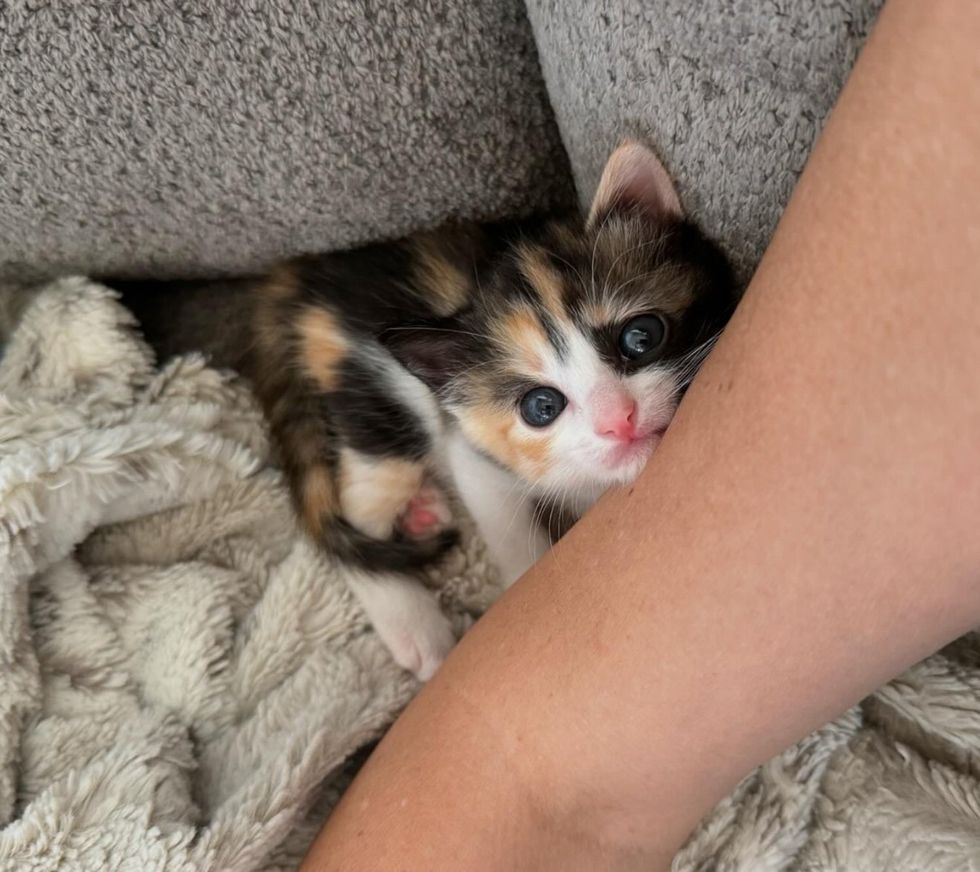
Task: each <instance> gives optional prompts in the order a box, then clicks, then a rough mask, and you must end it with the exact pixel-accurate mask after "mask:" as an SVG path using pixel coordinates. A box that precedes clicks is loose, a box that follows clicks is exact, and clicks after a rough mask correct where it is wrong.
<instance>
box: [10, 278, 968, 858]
mask: <svg viewBox="0 0 980 872" xmlns="http://www.w3.org/2000/svg"><path fill="white" fill-rule="evenodd" d="M267 449H268V446H267V442H266V437H265V434H264V430H263V426H262V422H261V418H260V416H259V414H258V412H257V410H256V407H255V406H254V404H253V403H252V400H251V398H250V397H249V395H248V393H247V391H246V390H245V389H244V388H243V387H242V386H240V385H238V384H237V383H235V382H234V381H232V380H230V379H228V378H226V377H224V376H222V375H220V374H218V373H216V372H214V371H213V370H210V369H208V368H207V367H206V366H205V365H204V362H203V361H202V360H200V359H198V358H194V357H190V358H182V359H177V360H174V361H171V362H169V363H166V364H165V366H164V367H163V368H162V369H160V370H157V369H156V368H155V366H154V363H153V361H152V358H151V355H150V352H149V351H148V349H147V348H146V347H145V346H144V345H143V343H142V342H141V341H140V339H139V338H138V336H137V335H136V334H135V333H134V332H133V330H132V325H131V320H130V318H129V317H128V315H127V314H126V312H125V310H123V309H122V308H121V307H120V306H119V305H118V304H117V303H116V302H115V301H114V299H113V298H112V295H111V294H110V292H108V291H107V290H106V289H104V288H102V287H100V286H98V285H93V284H91V283H89V282H87V281H85V280H83V279H67V280H64V281H61V282H58V283H56V284H54V285H52V286H49V287H48V288H47V289H45V290H44V291H43V292H42V293H41V294H40V295H39V296H38V297H37V298H36V299H35V300H34V302H33V303H32V304H31V305H30V306H29V307H28V308H27V310H26V312H25V314H24V317H23V320H22V323H21V326H20V328H19V330H18V331H17V333H16V335H15V336H14V338H13V340H12V341H11V343H10V345H9V347H8V348H7V351H6V354H5V356H4V359H3V361H2V363H0V870H2V872H8V870H10V872H13V870H17V872H24V870H55V869H58V870H140V872H143V870H168V872H169V870H187V872H199V870H292V869H295V868H296V866H297V865H298V863H299V860H300V858H301V856H302V854H303V852H304V851H305V849H306V847H307V846H308V844H309V842H310V840H311V839H312V837H313V835H314V833H315V831H316V829H317V828H318V827H319V825H320V823H321V822H322V820H323V818H324V816H325V815H326V813H327V811H328V810H329V809H330V807H331V806H332V804H333V803H334V802H335V801H336V799H337V797H338V796H339V794H340V792H341V790H342V789H343V787H344V785H345V784H346V781H347V779H348V778H349V776H350V773H351V772H352V771H353V769H354V768H355V767H356V765H357V762H358V760H359V754H358V751H359V750H360V749H362V748H364V747H365V746H366V745H369V744H370V743H371V742H372V741H373V740H374V739H375V738H376V737H377V736H378V735H379V734H380V732H381V731H382V730H383V729H384V727H385V726H386V725H387V724H388V723H389V722H390V721H391V720H392V718H393V717H394V716H395V714H396V713H397V712H398V710H399V709H400V707H401V706H402V705H404V703H405V702H406V701H407V700H408V699H409V697H410V696H411V694H412V693H413V691H414V690H415V685H414V683H413V682H412V680H411V679H410V678H409V677H408V676H406V675H405V674H404V673H402V672H401V671H400V670H398V669H397V668H396V667H395V666H394V664H393V663H392V662H391V660H390V658H389V657H388V655H387V653H386V652H385V650H384V648H383V647H382V645H381V644H380V643H379V642H378V640H377V639H376V638H375V636H374V635H373V633H372V632H371V631H370V629H369V628H368V627H367V626H366V624H365V621H364V618H363V616H362V614H361V613H360V612H359V610H358V608H357V607H356V605H355V603H354V602H353V600H352V599H351V597H350V596H349V594H348V593H347V591H346V589H345V586H344V582H343V578H342V572H341V571H340V570H339V568H338V567H337V566H335V565H332V564H331V563H330V562H329V561H328V560H326V559H325V558H324V557H323V556H322V555H318V554H317V553H315V552H314V551H313V549H311V548H310V547H309V545H308V544H307V543H306V542H305V541H304V539H303V537H302V536H301V535H299V534H298V532H297V530H296V528H295V527H294V524H293V520H292V516H291V512H290V509H289V505H288V501H287V497H286V493H285V491H284V489H283V485H282V482H281V480H280V478H279V476H278V474H277V473H276V471H275V470H274V468H272V467H271V466H270V464H269V462H268V450H267ZM464 541H465V545H464V547H463V548H462V549H460V550H459V551H458V552H456V553H455V554H454V555H453V556H452V557H451V558H450V560H449V561H448V563H447V565H446V566H444V567H442V568H441V570H440V573H439V577H438V578H434V579H433V581H434V582H439V583H441V585H442V596H443V600H444V604H445V606H446V608H447V610H448V611H449V612H450V614H453V615H454V616H455V617H456V618H457V619H458V620H459V621H460V622H461V624H462V622H464V621H465V620H466V615H467V614H476V613H478V612H480V611H481V610H482V609H483V608H485V607H486V605H487V604H488V603H489V602H490V601H491V600H492V599H493V597H494V596H495V594H496V593H497V590H496V586H495V583H494V581H493V577H492V573H491V572H490V571H489V569H488V567H487V566H486V564H485V562H484V559H483V552H482V548H481V546H480V545H479V543H478V542H477V541H476V540H475V539H474V538H473V537H472V535H470V536H467V537H465V538H464ZM706 765H710V761H706ZM978 773H980V641H978V639H977V638H976V637H975V636H970V637H967V638H965V639H963V640H960V641H959V642H958V643H956V644H955V645H953V646H951V647H950V648H949V649H947V650H946V651H944V652H943V653H941V654H937V655H936V656H934V657H932V658H930V659H929V660H927V661H925V662H924V663H922V664H920V665H919V666H917V667H915V668H914V669H912V670H911V671H910V672H908V673H907V674H906V675H905V676H903V677H902V678H901V679H900V680H897V681H895V682H893V683H892V684H890V685H888V686H887V687H885V688H884V689H882V690H881V691H879V692H878V693H877V694H876V695H875V696H874V697H872V698H871V699H870V700H868V701H867V702H866V703H865V704H864V705H863V706H862V707H860V708H859V709H855V710H853V711H851V712H848V713H847V714H846V715H845V716H844V717H842V718H841V719H839V720H838V721H836V722H835V723H833V724H831V725H829V726H827V727H825V728H824V729H822V730H819V731H818V732H816V733H814V734H813V735H811V736H809V737H808V738H806V739H805V740H804V741H802V742H800V743H799V744H798V745H797V746H795V747H794V748H791V749H790V750H788V751H787V752H785V753H784V754H782V755H781V756H780V757H778V758H776V759H775V760H773V761H771V762H770V763H768V764H766V765H765V766H763V767H761V768H760V769H759V770H757V771H756V772H754V773H753V774H752V775H750V776H749V777H748V778H747V779H746V780H745V781H744V782H743V783H742V784H741V785H740V787H739V788H738V789H737V790H736V791H735V793H734V794H733V795H732V796H731V797H729V798H728V799H726V800H725V801H724V802H723V803H722V804H721V805H720V806H719V807H718V808H717V809H716V810H715V812H714V813H713V814H712V815H711V816H709V818H708V819H707V820H706V821H705V822H704V824H703V825H702V827H701V829H700V830H699V831H698V832H697V833H696V834H695V835H694V836H693V837H692V839H691V841H690V843H689V844H688V845H687V847H686V848H685V849H684V850H683V851H682V853H681V854H680V855H679V856H678V858H677V860H676V861H675V866H674V868H675V872H708V870H719V872H721V870H730V872H735V870H740V872H775V870H787V872H788V870H795V872H817V870H821V872H822V870H848V872H872V870H873V872H880V870H890V872H926V870H928V872H953V870H957V872H960V870H971V869H980V782H978V780H977V776H978ZM379 872H380V870H379Z"/></svg>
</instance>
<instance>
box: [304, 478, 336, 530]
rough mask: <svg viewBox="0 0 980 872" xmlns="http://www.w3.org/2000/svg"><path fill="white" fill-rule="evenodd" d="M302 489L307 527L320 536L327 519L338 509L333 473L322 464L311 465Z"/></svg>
mask: <svg viewBox="0 0 980 872" xmlns="http://www.w3.org/2000/svg"><path fill="white" fill-rule="evenodd" d="M300 490H301V494H300V501H301V503H302V507H303V520H304V521H305V522H306V528H307V529H308V530H309V531H310V533H311V534H312V535H313V536H314V537H316V536H319V535H320V534H321V533H322V532H323V525H324V522H325V520H326V519H327V518H328V517H332V516H333V515H334V514H335V513H336V510H337V495H336V490H335V488H334V480H333V475H331V473H330V470H329V469H328V468H327V467H326V466H323V465H322V464H318V465H316V466H311V467H309V468H308V469H307V470H306V472H305V473H304V474H303V482H302V487H301V488H300Z"/></svg>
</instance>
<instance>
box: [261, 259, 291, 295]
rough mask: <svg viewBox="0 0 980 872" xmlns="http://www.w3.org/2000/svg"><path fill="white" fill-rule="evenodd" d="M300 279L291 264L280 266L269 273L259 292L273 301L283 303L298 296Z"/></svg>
mask: <svg viewBox="0 0 980 872" xmlns="http://www.w3.org/2000/svg"><path fill="white" fill-rule="evenodd" d="M298 290H299V279H298V278H297V277H296V273H295V271H294V270H293V268H292V267H291V266H290V265H289V264H280V265H279V266H277V267H275V268H274V269H273V270H272V272H270V273H269V277H268V278H267V279H266V280H265V281H264V282H263V283H262V285H261V287H260V289H259V291H260V293H261V294H263V296H266V297H268V298H269V299H271V300H276V301H278V302H282V301H284V300H288V299H290V298H291V297H293V296H295V295H296V292H297V291H298Z"/></svg>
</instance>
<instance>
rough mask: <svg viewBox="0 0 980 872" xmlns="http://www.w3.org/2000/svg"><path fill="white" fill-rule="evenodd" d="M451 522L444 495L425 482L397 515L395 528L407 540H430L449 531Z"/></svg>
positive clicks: (447, 501) (451, 517)
mask: <svg viewBox="0 0 980 872" xmlns="http://www.w3.org/2000/svg"><path fill="white" fill-rule="evenodd" d="M452 520H453V513H452V510H451V509H450V507H449V500H448V499H447V498H446V494H445V493H444V492H443V491H442V489H441V488H439V487H438V486H436V485H434V484H432V483H431V482H429V481H426V482H423V483H422V486H421V487H420V488H419V490H418V492H417V493H416V494H415V496H413V497H412V498H411V499H410V500H409V501H408V503H407V505H406V506H405V508H404V510H403V511H402V513H401V514H400V515H399V517H398V521H397V523H396V528H397V529H398V530H399V531H400V532H401V533H403V534H404V535H405V536H407V537H408V538H409V539H432V538H434V537H435V536H438V535H439V534H440V533H442V532H444V531H445V530H447V529H449V527H450V525H451V524H452Z"/></svg>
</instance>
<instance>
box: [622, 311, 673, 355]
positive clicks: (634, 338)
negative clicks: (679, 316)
mask: <svg viewBox="0 0 980 872" xmlns="http://www.w3.org/2000/svg"><path fill="white" fill-rule="evenodd" d="M666 338H667V325H666V323H665V322H664V319H663V318H661V317H660V316H659V315H640V316H639V317H637V318H631V319H630V320H629V321H627V322H626V325H625V326H624V327H623V332H622V333H620V334H619V350H620V351H621V352H622V353H623V356H624V357H628V358H629V359H630V360H638V359H639V358H641V357H643V355H645V354H649V353H650V352H651V351H656V350H657V349H658V348H660V347H661V346H662V345H663V344H664V340H665V339H666Z"/></svg>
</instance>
